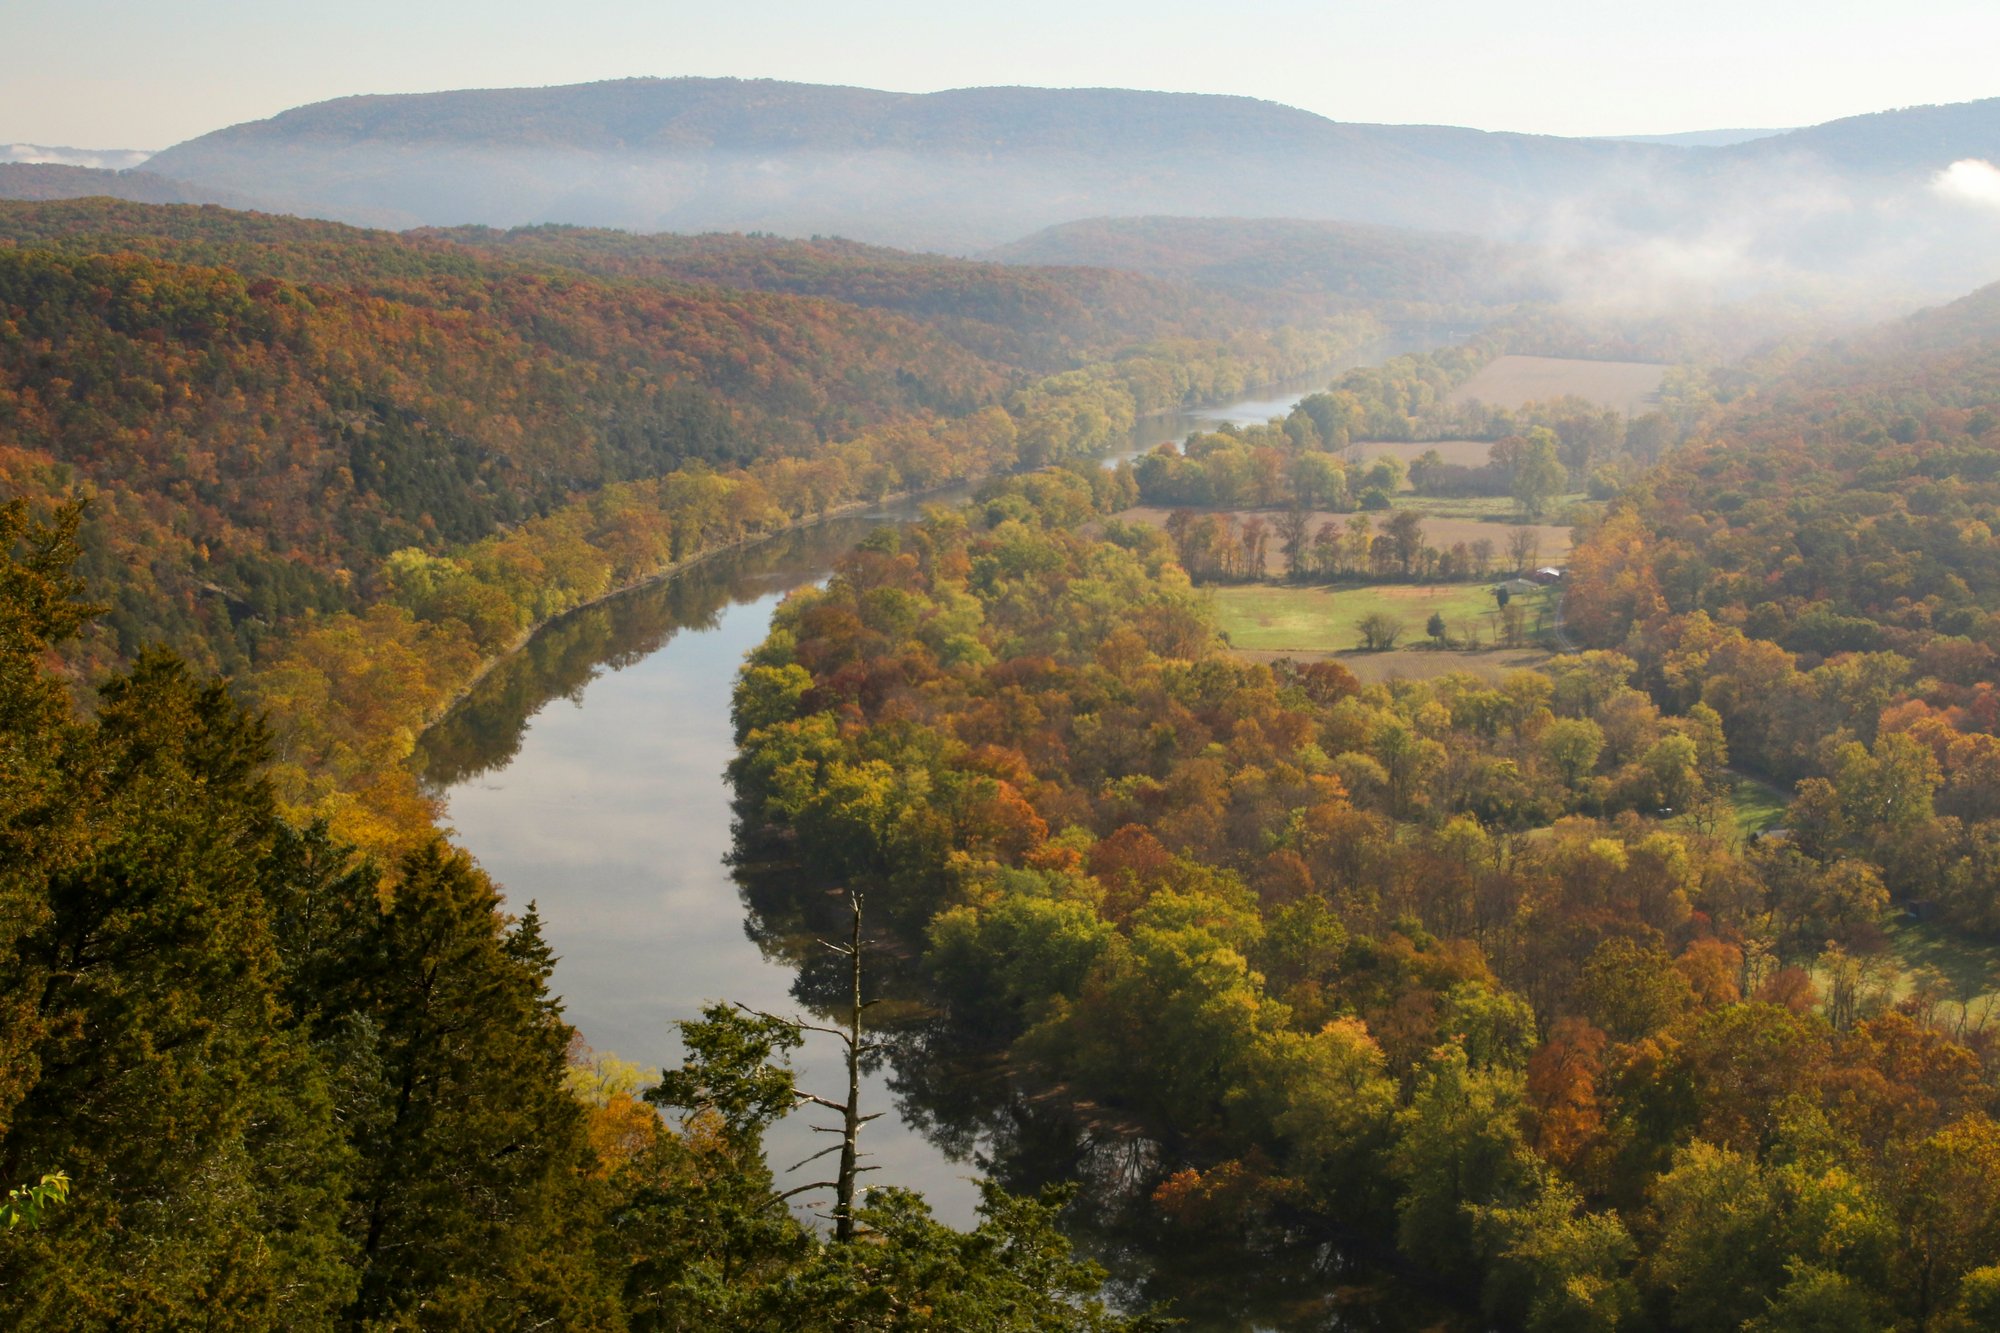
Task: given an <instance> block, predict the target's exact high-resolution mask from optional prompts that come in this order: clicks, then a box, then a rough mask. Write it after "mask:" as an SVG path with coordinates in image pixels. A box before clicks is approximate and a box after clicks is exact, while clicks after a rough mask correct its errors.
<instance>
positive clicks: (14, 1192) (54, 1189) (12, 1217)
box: [0, 1171, 69, 1231]
mask: <svg viewBox="0 0 2000 1333" xmlns="http://www.w3.org/2000/svg"><path fill="white" fill-rule="evenodd" d="M67 1202H69V1176H68V1175H67V1174H66V1173H64V1172H61V1171H52V1172H50V1173H49V1174H47V1175H45V1176H43V1177H42V1178H41V1180H40V1181H38V1182H37V1183H35V1184H33V1185H16V1186H15V1187H14V1188H13V1189H10V1190H8V1191H7V1201H6V1202H5V1203H0V1231H12V1230H13V1229H14V1228H16V1227H38V1226H40V1225H41V1224H42V1214H43V1213H44V1212H45V1211H47V1210H48V1209H49V1208H50V1207H52V1206H53V1205H55V1204H59V1203H67Z"/></svg>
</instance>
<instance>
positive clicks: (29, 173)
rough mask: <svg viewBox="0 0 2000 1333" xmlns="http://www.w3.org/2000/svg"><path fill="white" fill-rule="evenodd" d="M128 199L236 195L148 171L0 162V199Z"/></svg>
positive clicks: (214, 200)
mask: <svg viewBox="0 0 2000 1333" xmlns="http://www.w3.org/2000/svg"><path fill="white" fill-rule="evenodd" d="M99 195H102V196H105V197H108V198H112V199H130V200H132V201H133V202H135V203H141V204H230V203H241V202H243V201H242V199H241V197H240V196H237V195H235V194H234V193H233V192H231V191H228V190H220V189H216V188H215V187H213V186H207V185H197V184H194V183H192V182H189V181H181V180H172V179H170V178H168V177H166V176H161V175H158V174H156V173H154V172H150V171H107V170H104V169H102V168H97V167H74V166H64V165H59V164H56V163H48V162H0V199H89V198H93V197H96V196H99Z"/></svg>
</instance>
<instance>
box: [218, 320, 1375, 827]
mask: <svg viewBox="0 0 2000 1333" xmlns="http://www.w3.org/2000/svg"><path fill="white" fill-rule="evenodd" d="M1377 336H1378V331H1377V330H1376V329H1375V328H1374V326H1373V325H1372V324H1370V323H1368V322H1366V321H1353V322H1352V323H1351V325H1350V326H1349V330H1348V331H1346V332H1343V333H1335V334H1331V335H1328V336H1326V337H1325V338H1324V339H1323V340H1322V341H1320V342H1319V343H1317V344H1315V351H1314V359H1315V360H1316V361H1317V363H1318V364H1320V365H1327V364H1331V363H1332V362H1334V361H1336V360H1338V359H1339V358H1340V357H1342V356H1343V355H1346V354H1347V353H1349V352H1351V351H1353V350H1354V349H1355V348H1357V347H1361V346H1365V345H1366V344H1367V343H1368V342H1370V341H1372V340H1373V339H1374V338H1375V337H1377ZM1220 355H1222V356H1225V357H1229V358H1231V359H1232V360H1236V361H1237V364H1238V365H1239V366H1241V365H1243V364H1245V363H1244V362H1242V361H1241V360H1240V359H1238V355H1237V354H1235V353H1232V352H1228V351H1223V352H1221V353H1220ZM1293 355H1295V353H1294V354H1293ZM1156 373H1157V372H1155V371H1153V368H1152V367H1151V366H1150V365H1142V366H1140V367H1138V368H1137V371H1136V373H1135V374H1134V376H1133V377H1132V378H1126V377H1124V376H1122V375H1121V373H1120V371H1119V370H1118V363H1112V364H1111V365H1109V366H1106V367H1102V368H1098V369H1096V370H1094V371H1083V372H1068V373H1066V374H1065V375H1061V376H1055V377H1051V378H1050V379H1049V380H1044V381H1041V382H1038V383H1037V384H1035V385H1032V386H1030V387H1029V388H1027V389H1025V390H1023V391H1021V392H1020V393H1019V394H1018V395H1016V396H1015V398H1014V399H1013V400H1012V405H1011V408H1010V410H1009V411H1008V412H1007V413H1005V414H1002V413H1000V412H999V411H998V410H995V409H989V410H988V411H987V412H984V413H982V414H980V415H979V416H978V417H977V418H975V419H974V420H972V421H971V422H964V421H960V422H941V423H937V424H936V425H935V426H934V427H932V428H930V429H929V431H928V432H927V435H928V438H929V440H930V442H931V447H932V448H933V449H936V450H938V451H939V452H940V454H941V456H942V457H948V458H950V459H952V460H953V461H952V463H950V464H947V465H945V466H946V467H948V468H949V469H950V470H951V475H949V476H944V477H940V478H938V479H937V481H936V484H935V485H933V486H927V487H925V488H924V489H923V491H921V492H918V493H915V494H910V493H900V494H899V493H897V492H894V491H888V492H881V493H878V494H875V495H865V496H856V497H853V498H851V499H845V500H831V501H830V502H826V503H825V504H824V507H823V508H815V509H813V510H812V511H811V512H808V513H804V514H794V515H791V516H789V517H784V518H777V517H776V512H782V511H773V510H772V508H771V505H772V499H771V495H770V491H771V488H770V487H769V486H768V485H767V484H766V483H767V481H768V480H769V474H770V472H771V471H772V470H774V469H773V468H770V467H766V466H764V465H760V464H757V463H753V464H751V465H749V467H747V468H745V469H743V470H741V471H739V472H729V473H717V472H711V471H707V470H705V469H704V470H697V471H695V472H693V473H688V472H680V473H673V474H669V475H668V476H666V477H663V478H660V479H658V480H657V481H654V482H650V483H648V482H641V483H629V484H624V485H621V486H618V487H611V488H607V489H606V491H605V492H600V493H599V494H598V495H595V496H591V497H588V498H586V499H584V500H582V501H579V502H578V503H576V504H574V505H572V506H569V507H568V508H566V509H564V510H560V511H558V512H557V513H555V514H552V515H550V516H548V517H547V518H546V519H540V520H531V521H529V522H528V523H525V524H523V525H522V527H521V529H519V530H517V532H516V533H515V534H509V535H508V536H506V537H501V538H495V539H489V541H488V542H486V543H481V544H480V546H478V547H474V548H471V549H470V550H467V551H465V552H461V553H458V554H450V555H440V556H428V555H424V554H423V553H421V552H417V551H413V550H412V551H401V552H396V553H393V554H392V555H391V556H390V557H389V560H388V561H387V562H386V569H387V573H388V580H389V585H390V591H389V593H388V595H387V596H386V597H385V598H384V599H383V600H382V601H381V602H378V603H377V604H376V606H374V607H372V608H370V609H369V610H368V611H366V612H363V613H360V614H343V615H341V616H336V617H329V618H325V619H324V620H322V621H321V622H319V623H312V622H308V623H306V624H304V625H302V626H300V628H299V632H298V633H297V635H296V636H295V637H294V639H293V640H292V642H291V644H290V645H289V646H288V647H287V649H286V650H285V651H284V652H283V653H281V654H280V655H279V656H278V657H277V658H276V660H275V661H273V662H272V663H271V664H270V665H268V666H265V667H262V668H260V669H258V670H256V671H254V672H252V673H250V674H249V675H247V676H246V677H245V678H244V679H243V680H242V681H241V686H242V689H243V692H244V694H245V697H246V698H247V699H248V700H249V701H250V702H251V703H252V705H253V706H255V707H258V708H260V709H262V710H264V711H265V712H266V713H268V714H269V715H270V716H272V718H273V719H274V723H275V727H276V731H277V737H278V754H279V761H278V765H277V766H276V768H275V770H274V777H275V779H276V785H277V790H278V791H279V793H280V798H281V800H282V801H283V802H284V803H285V805H286V808H287V809H289V810H291V811H292V812H293V813H294V814H296V815H299V816H305V815H308V814H310V815H312V816H316V817H323V818H326V819H327V820H328V822H329V825H330V827H331V828H332V829H333V831H334V832H335V833H336V835H337V836H339V837H340V838H342V839H343V840H345V841H348V842H351V843H353V844H354V845H356V846H358V847H361V848H363V849H364V850H368V851H373V852H377V853H380V854H382V855H384V856H387V857H391V858H393V857H395V856H397V855H399V854H401V853H402V852H405V851H407V850H409V849H410V848H411V847H412V846H414V845H416V844H417V843H419V842H421V841H422V840H423V839H424V838H426V837H427V836H428V830H429V828H430V827H431V826H432V825H433V824H434V822H435V806H434V805H433V804H432V803H431V801H430V799H429V798H428V797H427V796H426V795H425V794H424V793H423V792H422V791H421V788H420V784H419V783H418V781H417V778H416V775H415V774H414V773H413V772H411V770H410V768H409V765H408V760H409V758H410V756H411V755H413V754H414V753H415V751H416V746H417V742H418V739H419V738H420V737H421V734H422V732H423V731H424V730H425V729H426V728H428V727H429V726H432V725H435V724H436V723H437V722H438V721H439V720H441V719H442V718H443V717H444V716H445V715H446V714H447V713H448V712H449V711H450V709H451V707H452V706H453V705H454V704H455V703H456V702H458V701H460V700H462V699H463V698H464V697H466V695H467V694H468V693H470V691H471V690H472V689H473V688H474V687H475V686H476V685H477V683H478V681H479V679H480V678H482V677H483V676H484V675H485V674H487V673H489V672H490V671H491V670H492V669H493V668H494V667H495V666H496V665H498V664H499V663H500V662H501V661H504V660H505V659H506V658H507V657H508V656H509V655H511V654H512V653H514V652H517V651H519V650H520V648H521V647H522V646H523V645H525V644H526V643H527V642H528V640H529V639H531V638H532V637H533V636H534V634H535V633H536V632H537V631H538V630H539V629H541V628H542V627H544V626H546V625H548V624H550V623H552V622H553V621H554V620H556V619H558V618H560V617H561V616H563V615H567V614H569V613H570V612H572V611H576V610H579V609H581V608H583V607H585V606H588V605H591V604H593V603H595V602H598V601H601V600H603V599H604V598H607V597H611V596H615V595H617V594H618V593H619V592H623V591H629V590H631V589H634V588H638V587H643V586H645V585H646V584H648V583H653V582H657V581H658V580H660V579H663V578H670V577H672V576H673V575H675V574H677V573H680V572H682V571H683V570H685V569H687V568H689V567H691V566H692V565H693V564H695V563H696V562H698V561H700V560H702V559H705V558H708V557H710V556H713V555H717V554H720V553H724V552H727V551H731V550H738V549H741V548H742V547H743V546H744V545H746V544H747V543H749V542H751V541H761V540H767V539H769V538H772V537H776V536H780V535H782V534H783V533H785V532H788V531H793V530H796V529H797V528H799V527H804V526H810V525H813V524H818V523H821V522H825V521H827V520H829V519H832V518H837V517H841V516H843V515H851V514H856V513H865V512H867V511H868V510H869V509H871V508H877V507H880V506H884V505H889V504H896V503H904V502H908V501H910V500H916V499H920V498H921V496H922V495H923V494H928V493H938V492H945V491H950V490H953V489H956V488H959V487H962V486H968V485H978V484H981V483H983V482H986V481H989V480H994V479H998V478H1003V477H1005V476H1007V475H1009V474H1011V473H1013V472H1015V471H1018V470H1020V469H1021V468H1023V467H1035V466H1041V465H1044V464H1047V463H1051V462H1056V461H1060V460H1076V461H1083V460H1091V459H1095V458H1096V457H1098V456H1100V455H1102V454H1103V453H1105V452H1107V451H1108V450H1109V449H1111V448H1114V447H1115V446H1116V445H1117V444H1118V443H1119V441H1120V440H1122V439H1123V438H1124V437H1125V436H1126V435H1128V434H1129V433H1130V431H1131V430H1132V428H1133V426H1134V425H1135V424H1136V422H1137V421H1138V420H1140V419H1141V417H1140V413H1139V410H1138V407H1137V406H1136V404H1137V403H1138V402H1140V401H1142V400H1141V399H1139V398H1138V397H1137V396H1136V395H1135V393H1134V388H1135V381H1136V380H1137V377H1138V376H1146V375H1156ZM1305 373H1309V370H1301V369H1300V368H1299V367H1298V366H1297V365H1294V364H1291V363H1290V362H1289V361H1288V360H1287V361H1278V362H1276V363H1275V364H1271V365H1270V366H1269V368H1268V370H1267V371H1264V372H1254V373H1248V374H1246V373H1245V372H1243V371H1240V370H1239V371H1233V372H1231V379H1230V382H1229V383H1228V386H1227V388H1226V389H1225V390H1223V391H1219V392H1216V393H1214V394H1213V395H1212V396H1208V397H1204V398H1203V399H1201V400H1200V401H1201V402H1205V401H1218V402H1219V401H1227V400H1229V399H1230V398H1234V397H1238V396H1240V395H1241V394H1242V393H1243V392H1244V391H1245V390H1246V389H1249V388H1254V387H1256V386H1257V385H1259V384H1262V383H1268V382H1271V381H1275V380H1284V379H1292V378H1296V377H1297V376H1299V375H1301V374H1305ZM1199 405H1200V402H1194V403H1185V402H1177V403H1170V404H1165V405H1161V406H1157V407H1152V408H1149V409H1147V410H1148V412H1149V413H1150V414H1156V415H1157V414H1168V413H1172V412H1175V411H1182V410H1187V409H1188V408H1190V407H1195V406H1199ZM954 446H956V447H954ZM841 448H842V446H836V447H835V448H834V449H833V450H832V451H831V452H832V453H834V454H835V455H836V456H837V455H838V453H839V452H840V449H841ZM775 470H778V471H781V472H784V471H792V470H795V465H791V464H790V461H789V460H779V462H778V464H777V465H776V469H775ZM1118 478H1119V474H1117V473H1112V472H1105V473H1103V475H1102V479H1101V481H1100V483H1099V484H1101V485H1106V486H1116V485H1118V484H1119V481H1118ZM675 491H680V492H682V493H681V494H679V495H675V494H674V492H675ZM835 493H836V494H837V492H835ZM677 502H678V503H677ZM808 503H812V502H810V501H809V502H808ZM767 515H768V516H769V517H766V516H767ZM585 527H587V528H590V529H593V530H594V531H592V533H591V536H590V537H587V538H586V537H582V536H580V534H579V531H578V529H579V528H585ZM537 532H543V533H547V534H548V540H546V541H545V542H542V543H539V544H538V545H539V549H535V546H536V545H537V544H535V543H534V542H533V534H535V533H537ZM689 533H692V538H691V539H692V540H693V541H695V542H696V543H698V545H697V547H696V549H694V550H693V551H690V552H687V553H685V554H681V555H679V556H678V557H677V558H676V557H674V555H673V553H674V551H675V549H676V546H677V544H678V543H679V542H681V541H685V540H689V539H690V538H689V537H688V536H686V535H684V534H689ZM524 537H525V538H527V540H528V541H529V543H530V549H529V550H527V551H524V552H520V553H519V554H518V555H517V556H516V561H517V562H520V561H525V562H530V563H535V564H539V565H540V566H541V568H542V569H543V571H544V572H545V574H553V575H555V579H551V580H548V581H544V582H541V583H539V584H536V585H534V586H533V587H532V589H530V588H527V587H525V586H523V585H522V584H521V583H520V582H519V580H518V578H514V577H510V576H509V575H510V572H511V571H509V570H508V569H507V568H506V567H505V566H504V565H500V563H499V562H498V561H495V562H493V563H492V564H486V563H485V559H486V558H487V556H488V553H489V552H494V551H496V548H504V547H505V546H507V545H518V544H520V542H521V541H522V539H523V538H524ZM649 552H651V553H655V554H653V555H649V554H648V553H649ZM658 556H666V557H667V558H666V559H664V560H661V559H658ZM635 557H636V561H635ZM621 561H635V562H634V563H631V564H626V565H625V567H624V568H620V563H621ZM487 570H490V571H491V573H490V574H489V575H488V577H486V578H482V577H481V574H482V572H485V571H487ZM565 576H567V578H568V579H569V580H570V581H569V582H567V583H563V582H559V581H558V580H561V579H563V578H564V577H565ZM614 580H615V581H614ZM496 593H498V594H499V595H498V596H496V595H495V594H496ZM522 601H526V602H528V604H529V605H530V606H531V607H532V611H531V612H530V613H529V614H528V616H527V617H525V618H524V617H523V615H522V613H521V611H520V610H518V609H514V608H517V607H518V605H519V603H520V602H522ZM496 612H497V614H496ZM399 613H400V614H399ZM461 627H465V629H466V632H462V633H454V632H453V631H454V630H458V629H460V628H461ZM503 633H504V634H505V637H504V638H498V637H496V636H498V635H500V634H503ZM474 653H476V654H477V657H476V659H475V658H474V657H473V655H472V654H474ZM386 657H393V658H394V659H395V660H397V661H399V662H400V663H402V664H403V665H404V667H405V668H407V670H405V671H404V672H402V673H399V674H400V676H401V684H400V688H399V690H398V691H397V692H396V693H394V694H389V693H387V692H386V691H383V690H382V689H380V688H379V682H380V681H381V679H382V667H383V663H384V659H385V658H386ZM362 659H367V660H365V661H364V660H362ZM343 680H346V681H355V682H360V681H364V680H366V681H369V682H375V683H371V684H368V685H365V686H363V687H361V688H359V689H357V690H355V692H356V693H358V694H359V695H361V697H360V698H359V699H356V700H354V701H353V703H354V704H355V705H358V708H359V710H360V713H361V716H359V717H351V716H343V715H342V713H343V708H342V704H343V695H344V691H343V690H342V689H341V686H340V682H341V681H343ZM302 697H304V698H306V699H309V700H310V701H311V703H310V706H307V707H303V708H302V707H301V706H300V702H299V701H300V700H301V698H302ZM385 697H386V698H388V699H391V700H395V699H397V698H399V697H400V704H399V706H398V708H397V711H396V715H395V716H394V717H390V718H384V717H383V716H382V715H381V711H380V710H381V706H382V704H383V702H384V699H385ZM370 735H373V736H374V737H376V738H378V745H377V746H375V747H370V746H368V745H367V744H366V742H365V738H366V737H367V736H370ZM382 737H387V738H389V739H390V741H391V742H392V748H390V749H388V750H384V749H382V748H379V738H382Z"/></svg>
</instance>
